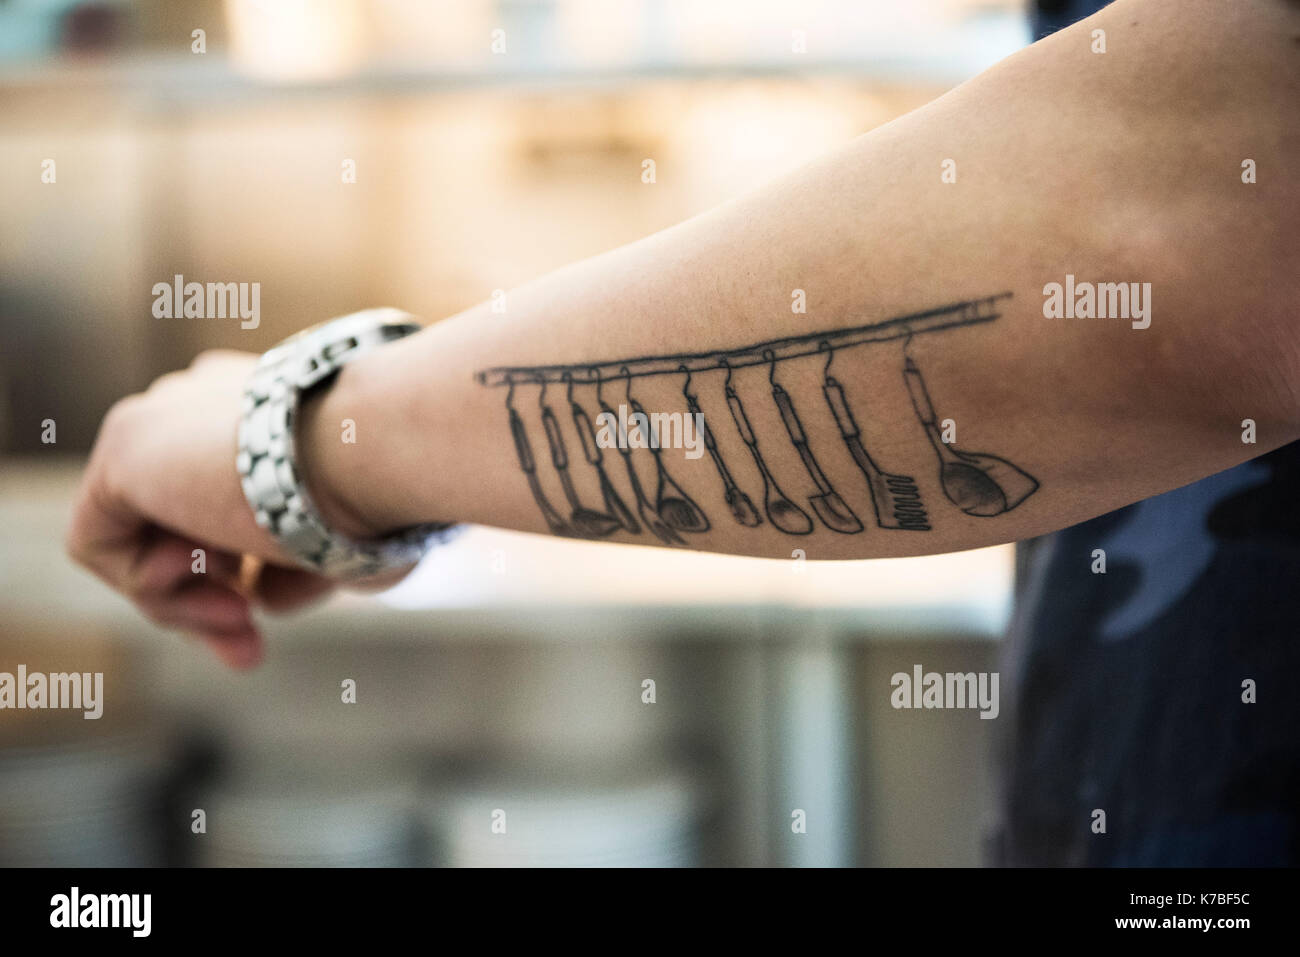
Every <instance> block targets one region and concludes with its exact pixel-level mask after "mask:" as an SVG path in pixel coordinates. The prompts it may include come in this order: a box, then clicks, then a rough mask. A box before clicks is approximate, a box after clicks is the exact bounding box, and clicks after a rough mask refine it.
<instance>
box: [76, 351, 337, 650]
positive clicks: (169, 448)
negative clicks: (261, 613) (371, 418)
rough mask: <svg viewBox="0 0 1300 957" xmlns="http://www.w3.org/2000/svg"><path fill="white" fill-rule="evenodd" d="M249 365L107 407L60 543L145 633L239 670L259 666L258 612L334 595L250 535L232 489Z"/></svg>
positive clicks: (231, 356)
mask: <svg viewBox="0 0 1300 957" xmlns="http://www.w3.org/2000/svg"><path fill="white" fill-rule="evenodd" d="M256 362H257V356H255V355H252V354H249V353H242V352H232V351H216V352H205V353H203V354H202V355H200V356H199V357H198V358H197V359H196V360H195V361H194V363H193V364H192V365H191V366H190V367H189V368H188V369H186V370H184V371H180V372H172V373H169V374H167V375H164V376H162V377H161V378H159V379H158V380H157V381H155V382H154V383H153V384H152V385H150V386H149V388H148V389H147V390H146V391H144V392H142V393H140V394H137V395H133V396H129V397H128V398H126V399H123V400H122V401H120V402H118V403H117V404H116V405H114V406H113V408H112V409H110V410H109V413H108V415H107V416H106V417H105V419H104V422H103V424H102V426H101V427H100V432H99V435H98V437H97V439H96V441H95V446H94V449H93V451H92V453H91V456H90V461H89V464H88V466H87V468H86V473H85V476H84V477H83V480H82V483H81V487H80V490H79V492H78V495H77V500H76V505H75V508H74V512H73V518H72V524H71V527H70V528H69V530H68V534H67V549H68V552H69V554H71V556H72V557H73V558H74V559H75V560H76V561H78V562H79V563H81V564H82V565H84V566H85V567H87V568H88V569H90V570H91V571H93V572H94V573H95V574H96V575H98V576H99V577H100V578H101V579H103V580H104V581H105V582H107V583H108V584H109V585H111V586H112V587H113V588H115V589H116V590H117V591H119V592H122V593H123V594H124V595H126V596H127V597H128V598H130V599H131V601H133V602H134V603H135V605H136V606H137V607H138V608H139V609H140V610H141V611H142V612H143V613H144V614H145V615H146V616H147V617H148V618H150V619H151V620H152V621H154V622H156V623H157V624H159V625H163V626H165V627H170V628H176V629H179V630H183V631H186V632H190V633H192V634H194V635H196V636H198V637H199V638H201V639H202V640H203V641H204V642H205V643H207V644H208V645H210V646H211V647H212V648H213V650H214V651H215V652H216V653H217V655H218V656H219V657H220V658H221V660H222V661H224V662H225V663H226V664H227V665H230V666H231V667H236V668H248V667H251V666H253V665H255V664H257V663H258V662H259V661H260V660H261V657H262V653H263V644H262V638H261V634H260V632H259V631H258V629H257V627H256V625H255V624H254V622H253V617H252V611H253V609H254V608H255V607H261V608H265V609H267V610H270V611H287V610H291V609H294V608H297V607H299V606H302V605H305V604H308V603H310V602H313V601H316V600H318V599H320V598H322V597H324V596H325V595H327V594H328V593H329V592H330V591H331V590H332V589H333V587H334V583H333V582H331V581H329V580H327V579H325V578H322V577H320V576H319V575H315V574H313V573H312V572H310V571H306V570H303V569H300V568H298V567H297V566H296V565H295V563H294V562H293V561H292V560H291V559H290V558H289V556H288V555H287V554H286V553H285V552H284V551H283V550H281V548H280V547H279V545H278V544H277V543H276V541H275V540H274V538H273V537H272V536H271V535H270V534H269V533H268V532H267V531H266V530H264V529H262V528H261V527H259V526H258V524H257V523H256V521H254V518H253V512H252V509H250V508H249V506H248V503H247V502H246V500H245V498H244V493H243V490H242V488H241V487H240V482H239V475H238V472H237V470H236V468H235V456H236V451H237V434H238V428H239V418H240V408H241V402H242V397H243V389H244V384H245V381H246V380H247V378H248V376H249V374H250V373H251V371H252V369H253V367H254V365H255V364H256ZM196 549H201V550H202V556H201V558H202V562H200V555H198V554H196V552H195V550H196ZM259 562H260V571H259V569H258V563H259ZM241 567H242V569H243V574H242V575H241ZM250 571H251V573H250Z"/></svg>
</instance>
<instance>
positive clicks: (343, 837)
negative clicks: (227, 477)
mask: <svg viewBox="0 0 1300 957" xmlns="http://www.w3.org/2000/svg"><path fill="white" fill-rule="evenodd" d="M195 31H203V33H202V34H201V35H198V34H196V33H195ZM200 40H201V41H202V42H201V44H200ZM1028 40H1029V29H1028V27H1027V24H1026V19H1025V11H1024V9H1023V6H1022V3H1021V2H1020V0H978V2H976V0H909V2H907V3H899V2H896V0H856V2H850V0H448V2H438V0H427V2H425V0H373V2H363V0H281V2H276V0H225V2H219V0H203V2H194V3H178V2H173V0H100V2H78V0H0V671H5V672H11V673H12V672H15V671H16V669H17V667H18V665H19V664H25V665H26V666H27V668H28V671H29V672H34V671H45V672H65V671H66V672H88V671H89V672H95V671H102V672H104V673H105V697H106V703H105V713H104V717H103V718H102V719H101V720H99V721H87V720H84V719H82V717H81V715H80V713H72V714H69V713H62V712H53V711H12V710H5V711H0V864H4V863H7V864H20V865H28V864H53V865H58V864H83V865H101V864H140V865H150V864H159V863H183V864H201V865H218V864H272V865H273V864H309V865H310V864H318V865H325V866H329V865H340V864H342V865H366V864H452V865H496V864H629V865H640V864H646V865H663V866H677V865H850V864H872V865H935V864H938V865H970V864H977V863H980V861H981V844H982V841H983V837H984V833H985V826H986V825H987V823H988V820H989V813H990V807H991V799H992V785H993V781H992V759H993V751H994V748H995V746H996V744H997V739H996V736H995V733H996V730H997V725H998V724H999V722H997V721H981V720H979V718H978V715H977V713H976V712H974V711H947V712H945V711H932V712H915V711H896V710H894V709H893V708H891V707H890V703H889V694H890V691H891V687H890V676H891V675H892V674H893V673H895V672H898V671H906V672H909V673H910V672H911V670H912V667H913V665H914V664H921V665H923V666H924V667H925V668H926V670H936V671H963V672H965V671H989V670H996V667H997V666H996V663H995V653H996V645H997V640H998V638H999V636H1000V634H1001V632H1002V629H1003V627H1004V625H1005V622H1006V619H1007V615H1008V610H1009V604H1010V587H1011V576H1012V556H1011V552H1010V550H1008V549H991V550H984V551H978V552H970V553H964V554H959V555H949V556H940V557H935V558H925V559H907V560H891V561H877V562H870V563H816V562H808V561H801V560H800V556H799V555H797V554H792V556H791V559H790V560H789V561H786V562H781V561H762V560H748V559H737V558H730V557H720V556H710V555H693V554H679V553H676V552H670V551H661V550H656V549H650V548H639V547H625V546H618V547H609V546H599V545H592V544H588V543H579V542H571V541H550V540H546V539H543V538H540V537H533V536H526V535H518V534H508V533H504V532H500V531H496V530H491V529H473V530H471V531H470V532H469V533H467V534H466V535H464V536H463V537H462V538H461V539H460V540H459V541H458V542H457V543H455V544H453V545H451V546H448V547H446V548H445V549H443V550H440V551H437V552H435V553H434V554H433V555H432V556H431V557H430V559H429V560H428V561H427V562H426V563H425V564H424V565H423V566H422V567H421V568H420V569H419V570H418V571H417V573H416V574H415V575H414V576H413V577H412V578H411V579H409V580H408V581H407V582H405V583H404V584H403V585H402V586H400V587H399V588H398V589H397V590H395V591H394V592H391V593H389V594H388V595H385V596H380V597H379V598H360V597H346V598H342V599H339V600H337V601H335V602H333V603H331V604H330V605H329V606H328V607H325V608H322V609H320V610H317V611H314V612H312V613H310V614H309V615H306V616H303V617H300V618H291V619H284V620H276V621H274V622H271V623H269V624H268V625H267V630H268V633H269V639H270V651H269V656H268V660H267V662H266V664H265V665H264V666H263V667H262V668H261V669H260V670H259V671H257V672H256V673H254V674H252V675H247V676H245V675H234V674H230V673H227V672H225V671H224V670H222V669H221V668H220V667H219V666H218V665H217V664H215V663H214V662H213V661H212V660H210V656H209V655H208V654H207V653H206V652H205V651H203V650H202V649H200V648H198V647H195V646H193V645H191V644H189V643H188V642H187V640H186V639H184V638H182V637H179V636H175V635H169V634H164V633H162V632H159V631H158V630H156V629H154V628H152V627H150V626H149V625H147V624H146V623H144V622H143V621H142V620H141V619H140V618H139V617H137V616H136V615H135V614H134V613H133V612H132V611H131V609H130V607H129V606H128V605H127V604H126V603H125V602H124V601H122V600H121V599H119V598H117V597H115V596H114V595H112V594H111V593H109V592H108V591H107V589H105V588H104V587H103V586H101V585H100V584H99V583H98V582H97V581H95V580H94V579H93V578H91V577H89V576H88V575H86V574H83V573H82V572H80V571H78V570H77V569H75V568H73V567H71V565H70V564H69V563H68V562H67V561H66V560H65V558H64V556H63V552H62V536H63V530H64V527H65V526H66V523H67V518H68V504H69V501H70V498H71V495H72V492H73V489H74V487H75V482H76V479H77V475H78V472H79V469H80V466H81V463H82V461H83V459H84V456H85V454H86V452H87V450H88V449H89V447H90V444H91V442H92V440H93V438H94V434H95V430H96V428H97V425H98V423H99V420H100V418H101V417H102V415H103V413H104V412H105V410H106V409H107V408H108V406H109V405H110V404H111V403H112V402H113V401H114V400H115V399H117V398H119V397H121V396H123V395H125V394H127V393H129V392H132V391H135V390H139V389H141V388H143V387H144V386H146V385H147V384H148V383H149V381H150V380H151V379H152V378H154V377H155V376H157V375H159V374H161V373H163V372H165V371H168V370H169V369H172V368H175V367H178V366H184V365H186V364H188V363H189V362H190V360H191V359H192V358H193V356H194V355H195V354H196V353H197V352H199V351H200V350H202V349H205V348H210V347H227V348H235V349H244V350H250V351H261V350H263V349H265V348H267V347H269V346H270V345H272V344H273V343H274V342H276V341H277V340H279V339H281V338H282V337H284V336H286V335H288V334H290V333H291V332H293V331H295V330H297V329H299V328H302V327H304V326H306V325H309V324H311V323H314V322H317V321H319V320H321V319H323V318H326V317H329V316H334V315H338V314H342V313H345V312H349V311H352V310H355V309H358V308H362V307H366V306H371V305H377V304H391V305H397V306H401V307H403V308H405V309H408V310H410V311H412V312H415V313H417V314H420V315H422V316H425V317H428V318H429V319H430V320H436V319H437V318H438V317H441V316H446V315H448V314H451V313H453V312H456V311H458V310H461V309H463V308H466V307H467V306H469V305H472V304H473V303H475V302H478V301H481V300H483V299H486V298H488V297H490V296H491V295H492V293H493V291H494V290H497V289H509V288H510V287H512V286H514V285H517V284H519V283H521V282H523V281H526V280H528V279H530V278H532V277H534V276H536V275H538V274H540V273H543V272H545V271H547V270H549V269H552V268H554V267H557V266H560V265H563V264H564V263H566V262H569V261H571V260H574V259H577V258H581V257H584V256H588V255H591V254H594V253H597V252H600V251H602V250H604V249H607V248H609V247H611V246H614V245H617V244H620V243H624V242H627V241H630V240H633V239H636V238H638V237H641V236H643V235H645V234H647V233H650V232H653V231H655V230H658V229H660V228H663V227H666V226H669V225H672V224H673V223H676V222H678V221H680V220H682V219H684V218H686V217H688V216H691V215H693V214H695V213H698V212H701V211H703V210H706V209H708V208H709V207H711V206H713V205H715V204H717V203H719V202H721V201H724V200H726V199H728V198H730V197H732V196H735V195H737V194H739V193H741V192H743V191H745V190H747V189H749V188H751V187H753V186H755V185H757V184H759V183H761V182H762V181H764V180H766V179H769V178H771V177H773V176H776V175H779V174H780V173H782V172H784V171H786V170H788V169H790V168H792V167H794V166H797V165H798V164H800V163H802V162H804V161H806V160H808V159H810V158H812V157H815V156H817V155H818V154H820V153H822V152H824V151H825V150H827V149H829V148H832V147H834V146H836V145H838V144H840V143H843V142H844V141H846V140H847V139H849V138H851V137H853V136H856V135H858V134H859V133H862V132H865V131H867V130H870V129H871V128H873V127H875V126H878V125H880V124H882V123H885V122H888V121H889V120H891V119H893V118H894V117H897V116H899V115H901V114H902V113H905V112H907V111H908V110H911V109H913V108H915V107H917V106H919V105H921V104H923V103H925V102H927V101H929V100H931V99H933V98H934V97H936V96H938V95H940V94H942V93H943V92H944V91H946V90H948V89H950V88H951V87H952V86H954V85H956V84H957V83H959V82H961V81H962V80H964V79H966V78H968V77H970V76H972V75H974V74H975V73H977V72H979V71H980V70H981V69H983V68H984V67H986V66H988V65H989V64H991V63H993V62H995V61H997V60H999V59H1001V58H1002V57H1004V56H1006V55H1007V54H1009V53H1011V52H1013V51H1014V50H1016V49H1017V48H1019V47H1021V46H1023V45H1024V44H1025V43H1026V42H1028ZM200 46H201V47H202V50H203V52H198V50H199V48H200ZM494 46H495V47H496V49H495V50H494ZM644 159H653V160H654V161H655V164H656V177H655V179H656V181H655V183H654V184H653V185H648V184H645V183H643V182H642V175H641V174H642V161H643V160H644ZM47 160H53V161H54V165H53V167H51V166H50V165H49V164H48V163H47V162H46V161H47ZM347 161H352V162H353V164H354V168H355V182H344V178H345V177H344V176H343V172H344V168H345V164H346V163H347ZM51 171H52V172H53V180H54V181H53V182H49V181H47V180H49V179H50V178H51V177H50V173H51ZM176 274H183V275H184V276H185V277H186V279H187V280H190V279H193V280H196V281H199V282H205V281H222V282H259V283H261V288H262V299H261V313H262V319H261V323H260V325H259V326H258V328H256V329H241V328H240V325H239V322H238V321H237V320H195V319H174V320H166V319H156V318H154V317H153V315H152V312H151V307H152V303H153V298H154V297H153V294H152V292H151V290H152V287H153V285H154V283H156V282H160V281H161V282H170V281H171V278H172V277H173V276H174V275H176ZM46 420H53V421H54V423H55V426H56V430H57V431H56V438H57V441H55V442H53V443H49V442H43V441H42V435H43V433H46V434H47V437H48V430H47V428H46V426H45V424H44V423H45V422H46ZM347 679H351V680H352V681H354V682H355V687H356V703H354V704H350V703H344V702H343V700H342V698H343V693H342V687H343V683H344V682H345V681H346V680H347ZM647 681H652V682H653V703H647V701H646V700H645V699H646V698H648V697H649V696H650V694H649V692H648V691H647V688H649V687H650V686H649V685H647V684H646V682H647ZM196 810H202V812H203V814H202V815H197V814H196V813H195V812H196ZM498 811H504V812H505V821H506V829H505V833H504V834H499V833H495V831H494V828H493V824H494V821H497V820H498V819H499V817H500V815H497V814H496V812H498ZM800 811H802V812H804V815H805V816H806V832H804V833H799V832H797V828H795V827H793V826H792V824H794V823H795V821H796V819H797V818H799V814H798V812H800ZM196 822H197V823H196ZM200 823H201V824H202V833H195V831H196V829H198V828H199V824H200Z"/></svg>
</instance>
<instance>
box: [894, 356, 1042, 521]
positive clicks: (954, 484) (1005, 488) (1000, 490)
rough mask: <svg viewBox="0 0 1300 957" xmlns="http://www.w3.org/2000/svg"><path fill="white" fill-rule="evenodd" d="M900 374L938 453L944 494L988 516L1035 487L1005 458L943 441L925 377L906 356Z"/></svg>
mask: <svg viewBox="0 0 1300 957" xmlns="http://www.w3.org/2000/svg"><path fill="white" fill-rule="evenodd" d="M903 378H904V380H905V381H906V382H907V389H908V392H910V393H911V396H912V407H913V408H914V409H915V410H916V417H917V418H918V419H920V420H921V424H922V425H923V426H924V427H925V434H926V436H927V437H928V438H929V439H930V444H931V445H932V446H934V451H935V454H937V455H938V457H939V482H940V484H941V485H942V486H943V494H944V495H946V496H947V497H948V500H949V501H950V502H952V503H953V504H954V505H956V506H957V507H958V508H959V509H961V510H962V511H963V512H965V513H966V514H967V515H976V516H979V517H981V518H988V517H989V516H992V515H1001V514H1002V513H1003V512H1008V511H1010V510H1011V509H1013V508H1015V507H1016V506H1017V505H1019V504H1020V503H1021V502H1023V501H1024V500H1025V499H1027V498H1028V497H1029V496H1030V495H1033V494H1034V492H1036V491H1037V490H1038V480H1037V479H1035V478H1034V477H1033V476H1032V475H1030V474H1028V473H1027V472H1025V471H1023V470H1022V469H1019V468H1017V467H1016V466H1014V465H1012V464H1011V463H1010V462H1008V461H1007V460H1006V459H1003V458H999V457H998V456H996V455H988V454H986V453H983V452H959V451H957V450H956V449H954V448H953V447H952V446H950V445H948V444H947V443H946V442H944V441H943V435H942V433H941V432H940V431H939V424H938V421H937V417H936V416H935V414H934V406H933V405H932V404H931V402H930V394H929V392H927V391H926V388H925V380H924V379H922V378H921V371H920V370H919V369H918V368H917V367H916V363H915V362H913V361H912V360H911V358H908V359H907V360H905V362H904V364H903Z"/></svg>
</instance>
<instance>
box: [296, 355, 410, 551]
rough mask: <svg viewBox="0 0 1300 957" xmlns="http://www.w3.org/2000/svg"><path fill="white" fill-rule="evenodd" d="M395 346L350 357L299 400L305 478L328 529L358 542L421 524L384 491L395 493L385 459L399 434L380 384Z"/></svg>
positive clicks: (300, 457) (299, 444)
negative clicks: (329, 377)
mask: <svg viewBox="0 0 1300 957" xmlns="http://www.w3.org/2000/svg"><path fill="white" fill-rule="evenodd" d="M397 347H400V343H391V344H389V345H387V346H384V347H382V348H380V349H377V350H375V351H374V352H373V353H371V354H369V355H365V356H362V357H360V358H359V359H356V360H354V361H353V362H350V363H348V364H347V365H345V366H343V368H342V369H340V370H339V372H338V374H337V375H336V376H335V377H334V378H333V380H332V381H330V382H328V383H326V384H325V385H323V386H322V387H321V388H319V389H316V390H314V391H312V392H311V393H310V394H309V395H306V396H304V397H303V399H302V401H301V404H300V405H299V410H298V412H299V416H298V423H297V427H296V435H295V441H296V443H297V453H298V461H299V465H300V470H301V477H302V481H303V482H304V483H305V484H306V486H307V489H308V492H309V493H310V495H311V497H312V501H313V502H314V503H315V504H316V508H317V509H318V510H319V512H320V514H321V517H322V518H323V519H324V521H325V522H326V523H327V524H328V525H329V526H330V528H332V529H334V530H335V531H336V532H338V533H340V534H342V535H346V536H347V537H349V538H353V539H357V540H370V539H378V538H382V537H384V536H386V535H389V534H391V533H393V532H395V531H398V530H399V529H402V528H407V527H410V526H412V525H416V524H419V523H420V522H421V519H420V518H419V517H418V516H413V515H407V514H404V513H403V512H401V511H400V510H395V509H394V507H393V502H392V501H390V500H389V496H388V495H387V494H385V493H388V492H391V491H393V485H394V483H393V477H392V475H391V471H390V470H389V469H388V468H387V467H386V463H388V462H390V461H391V459H392V454H391V448H390V447H388V443H389V442H390V441H391V440H392V439H394V438H395V435H394V430H393V429H392V427H391V425H392V423H391V414H390V413H391V409H389V410H386V409H385V408H384V398H385V396H384V394H383V393H384V391H385V390H383V389H382V388H378V389H377V388H375V383H376V382H377V381H378V382H383V381H384V371H383V368H382V367H383V365H384V363H383V360H384V359H385V358H386V357H385V355H384V353H386V352H389V351H390V350H392V349H394V348H397ZM398 500H399V501H400V500H401V496H398Z"/></svg>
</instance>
